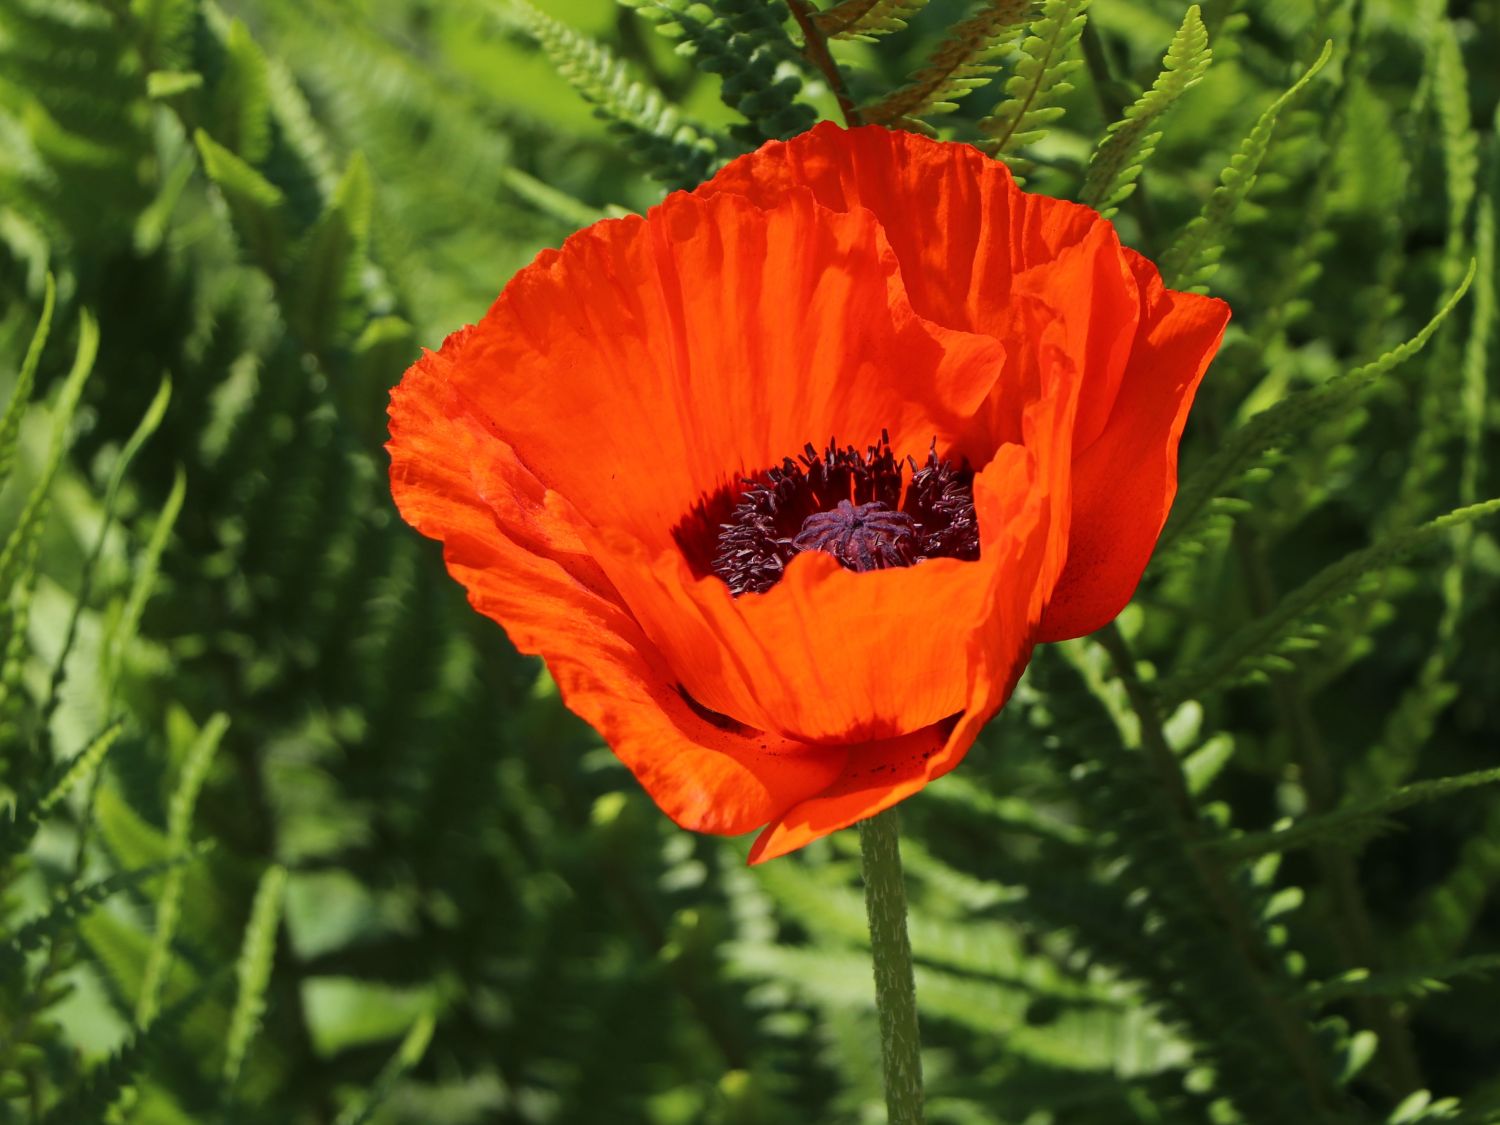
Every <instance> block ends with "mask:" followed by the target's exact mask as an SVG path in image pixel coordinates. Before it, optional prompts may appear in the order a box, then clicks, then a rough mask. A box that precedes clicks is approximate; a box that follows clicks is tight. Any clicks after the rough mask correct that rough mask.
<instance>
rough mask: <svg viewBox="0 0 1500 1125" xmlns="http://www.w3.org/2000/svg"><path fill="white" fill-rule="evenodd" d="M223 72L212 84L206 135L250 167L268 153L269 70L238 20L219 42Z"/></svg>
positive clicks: (269, 122) (269, 114) (269, 112)
mask: <svg viewBox="0 0 1500 1125" xmlns="http://www.w3.org/2000/svg"><path fill="white" fill-rule="evenodd" d="M223 48H224V72H223V74H221V75H220V76H219V78H218V81H216V82H215V83H214V88H213V107H212V111H211V113H210V116H209V126H208V129H207V131H208V133H209V134H210V135H211V136H213V138H214V139H215V140H216V141H217V142H218V143H219V144H221V145H223V146H224V147H225V148H226V149H228V150H229V151H230V152H232V153H234V155H235V156H237V157H239V158H240V159H241V160H243V161H244V162H245V163H246V164H249V165H251V166H252V167H253V166H255V165H258V164H260V163H262V162H263V161H264V160H265V159H266V156H267V154H268V153H269V152H270V151H271V90H270V77H269V66H268V64H267V62H266V56H265V55H264V54H263V53H262V52H261V49H260V45H259V44H258V43H256V42H255V40H254V39H253V38H252V37H251V35H250V32H249V30H248V29H247V28H246V27H245V25H244V24H243V23H242V22H241V21H240V20H238V19H236V20H231V21H230V24H229V30H228V33H227V34H226V35H225V36H224V39H223Z"/></svg>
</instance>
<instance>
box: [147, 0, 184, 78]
mask: <svg viewBox="0 0 1500 1125" xmlns="http://www.w3.org/2000/svg"><path fill="white" fill-rule="evenodd" d="M197 15H198V0H132V2H131V16H132V18H133V21H134V24H135V27H136V29H137V31H138V33H139V35H140V52H141V56H142V57H143V58H144V59H146V60H147V61H148V62H149V63H150V65H151V66H152V68H153V69H156V70H164V69H172V70H176V69H178V68H181V67H185V66H186V65H187V64H188V63H189V62H190V61H191V58H192V32H193V21H194V20H195V19H196V18H197Z"/></svg>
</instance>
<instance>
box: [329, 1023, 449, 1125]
mask: <svg viewBox="0 0 1500 1125" xmlns="http://www.w3.org/2000/svg"><path fill="white" fill-rule="evenodd" d="M436 1028H437V1021H436V1019H435V1018H434V1017H433V1016H431V1015H425V1016H422V1017H420V1018H419V1019H418V1020H417V1022H416V1023H414V1024H412V1025H411V1030H410V1031H408V1032H407V1033H406V1036H405V1037H404V1038H403V1039H402V1040H401V1045H400V1046H399V1047H397V1048H396V1053H395V1054H394V1055H392V1056H391V1057H390V1060H389V1061H388V1062H387V1063H386V1064H385V1066H383V1067H382V1068H381V1070H380V1076H379V1077H378V1078H376V1079H375V1084H374V1085H373V1086H371V1087H370V1089H369V1091H368V1092H367V1093H366V1094H365V1095H364V1096H363V1097H362V1098H358V1099H356V1100H355V1101H354V1102H353V1103H352V1104H351V1105H350V1106H349V1108H348V1109H346V1110H344V1112H343V1113H341V1114H339V1116H338V1119H337V1120H336V1121H335V1122H334V1125H369V1122H370V1121H371V1119H372V1118H373V1117H374V1115H375V1111H376V1110H378V1109H379V1108H380V1106H381V1103H383V1102H384V1101H385V1099H386V1098H387V1097H389V1096H390V1092H391V1090H392V1089H394V1088H395V1085H396V1083H397V1082H398V1081H400V1079H401V1076H402V1075H403V1074H405V1073H406V1072H407V1071H409V1070H411V1069H412V1068H413V1067H414V1066H416V1065H417V1064H418V1063H419V1062H421V1061H422V1056H423V1055H425V1054H426V1053H427V1045H428V1044H429V1043H431V1042H432V1033H433V1031H434V1030H435V1029H436Z"/></svg>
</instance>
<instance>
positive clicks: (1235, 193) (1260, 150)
mask: <svg viewBox="0 0 1500 1125" xmlns="http://www.w3.org/2000/svg"><path fill="white" fill-rule="evenodd" d="M1332 57H1333V44H1332V43H1331V42H1330V43H1325V44H1324V45H1323V51H1322V53H1321V54H1320V55H1319V56H1318V57H1317V60H1316V61H1315V62H1314V63H1313V64H1312V66H1310V67H1308V69H1307V71H1306V73H1304V74H1303V75H1302V77H1301V78H1299V79H1297V81H1296V82H1294V83H1292V86H1291V88H1290V89H1289V90H1287V91H1286V92H1285V93H1284V94H1282V95H1281V96H1280V97H1279V98H1277V99H1276V100H1275V101H1274V102H1272V103H1271V104H1270V106H1268V107H1267V108H1266V110H1265V112H1264V113H1262V114H1261V115H1260V118H1259V119H1258V120H1257V121H1256V122H1255V126H1254V128H1252V129H1251V130H1250V135H1249V136H1248V137H1246V138H1245V139H1244V141H1243V142H1242V143H1241V144H1240V147H1239V151H1237V152H1236V153H1235V154H1234V157H1233V158H1232V159H1231V160H1230V161H1229V164H1228V165H1227V166H1226V167H1225V169H1224V171H1223V172H1221V173H1219V186H1218V187H1217V188H1215V189H1214V193H1213V194H1212V195H1211V196H1209V198H1208V202H1207V203H1205V204H1204V205H1203V210H1202V212H1200V213H1199V215H1198V217H1197V218H1195V219H1193V221H1192V222H1190V223H1188V225H1187V226H1186V227H1184V228H1183V231H1182V233H1181V234H1180V235H1178V236H1177V239H1176V241H1174V242H1173V243H1172V245H1171V246H1169V247H1168V248H1167V250H1166V252H1165V253H1164V254H1163V255H1162V257H1161V272H1162V277H1163V278H1165V279H1166V281H1167V284H1168V285H1171V286H1172V287H1173V288H1176V289H1202V288H1203V287H1204V286H1205V285H1206V283H1207V281H1208V279H1209V278H1211V277H1212V276H1213V275H1214V273H1215V272H1216V271H1217V270H1218V268H1219V258H1220V257H1221V256H1222V255H1223V253H1224V241H1225V237H1226V233H1227V229H1228V226H1229V221H1230V219H1232V218H1233V216H1234V213H1235V211H1236V210H1238V209H1239V206H1240V204H1241V203H1242V202H1244V200H1245V197H1246V196H1247V195H1249V194H1250V189H1251V188H1252V187H1254V186H1255V178H1256V175H1257V174H1258V172H1259V171H1260V165H1261V161H1262V160H1264V159H1265V156H1266V151H1267V150H1268V149H1269V148H1270V146H1271V136H1272V134H1273V133H1274V132H1275V130H1276V120H1277V118H1278V117H1279V116H1280V115H1281V111H1282V110H1284V109H1285V108H1286V107H1287V106H1288V105H1289V104H1290V103H1291V102H1292V100H1293V99H1294V98H1296V96H1297V95H1298V94H1300V93H1301V92H1302V91H1303V90H1304V89H1305V88H1306V87H1307V84H1308V83H1309V82H1311V81H1312V80H1313V78H1314V77H1315V76H1316V75H1317V73H1318V72H1319V71H1320V70H1322V69H1323V67H1324V66H1325V65H1326V64H1327V62H1328V60H1329V59H1330V58H1332Z"/></svg>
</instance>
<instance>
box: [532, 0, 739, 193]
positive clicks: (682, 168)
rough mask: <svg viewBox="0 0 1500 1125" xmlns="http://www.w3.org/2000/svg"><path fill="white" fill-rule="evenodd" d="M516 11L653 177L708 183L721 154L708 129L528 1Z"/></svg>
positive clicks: (677, 183) (669, 181)
mask: <svg viewBox="0 0 1500 1125" xmlns="http://www.w3.org/2000/svg"><path fill="white" fill-rule="evenodd" d="M512 6H513V8H514V10H515V12H516V13H517V15H518V16H519V18H520V22H521V25H522V27H524V28H525V30H526V31H527V33H528V34H530V35H531V36H532V37H533V38H534V39H536V41H537V42H538V43H539V44H540V45H541V47H542V50H544V51H545V52H546V53H547V56H548V58H550V59H551V60H552V65H553V66H555V67H556V68H557V70H558V72H559V73H560V74H561V75H562V76H563V77H564V78H565V79H567V80H568V82H569V83H570V84H571V85H572V86H573V88H574V89H575V90H577V91H578V92H579V94H580V95H582V96H583V98H584V100H585V101H587V102H588V103H589V104H590V105H592V106H593V107H594V110H595V112H596V113H597V114H598V116H599V117H601V118H602V119H603V120H605V121H607V122H608V123H609V125H610V127H611V129H612V130H613V131H614V132H615V133H617V134H619V135H620V136H621V137H623V138H624V140H625V142H626V147H627V149H628V150H629V151H630V152H631V153H632V154H634V155H635V156H636V157H637V158H638V159H640V160H641V161H642V162H643V163H644V164H645V165H646V167H647V168H648V169H649V171H650V172H651V173H652V175H654V176H655V177H656V178H657V179H659V180H662V181H663V182H664V183H666V184H667V185H669V186H671V187H693V186H694V185H696V184H699V183H702V182H703V181H704V180H706V179H708V177H709V176H710V175H711V174H712V172H713V169H714V167H715V166H716V165H717V164H718V162H719V154H718V145H717V144H716V143H715V142H714V140H713V139H712V137H711V135H710V134H709V132H708V130H707V129H705V128H703V127H702V126H700V125H697V124H695V123H693V122H691V121H688V120H687V119H686V118H684V117H683V116H682V115H681V114H680V113H679V112H678V111H677V110H676V109H675V108H674V107H672V106H670V105H668V104H667V102H666V101H665V100H664V99H663V98H662V96H661V95H660V94H659V93H657V92H656V91H655V90H652V89H650V88H648V87H647V86H645V85H643V84H642V83H640V82H638V81H636V80H635V79H633V78H631V77H630V73H629V71H628V70H626V68H625V64H624V63H623V62H622V61H620V60H618V59H616V58H615V57H614V56H613V55H612V54H610V52H609V51H608V50H607V49H606V48H604V47H603V46H601V45H600V44H598V43H595V42H593V41H592V40H590V39H588V38H586V37H585V36H582V35H580V34H579V33H578V32H576V31H574V30H573V29H572V28H570V27H568V26H567V25H566V24H562V23H559V22H558V21H557V20H554V19H552V18H551V17H550V16H547V15H544V14H542V13H541V12H540V11H538V10H537V9H536V8H533V7H532V6H531V5H530V4H528V3H525V2H524V0H513V5H512Z"/></svg>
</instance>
